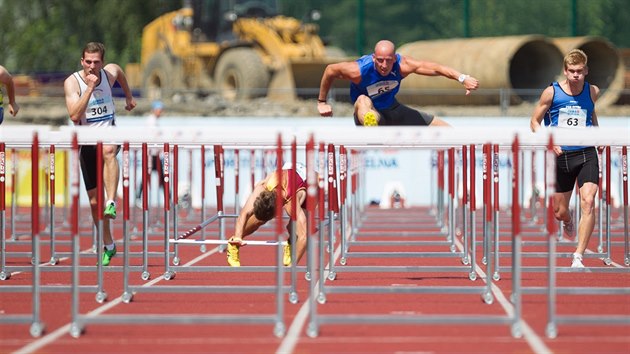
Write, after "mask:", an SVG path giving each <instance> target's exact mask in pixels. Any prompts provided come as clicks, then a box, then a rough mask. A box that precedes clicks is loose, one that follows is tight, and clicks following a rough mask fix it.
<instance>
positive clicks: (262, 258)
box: [0, 208, 630, 353]
mask: <svg viewBox="0 0 630 354" xmlns="http://www.w3.org/2000/svg"><path fill="white" fill-rule="evenodd" d="M156 214H159V213H156ZM477 214H478V215H480V214H481V213H480V212H479V213H477ZM81 215H83V217H85V215H88V213H87V212H83V211H82V213H81ZM206 215H208V214H206ZM210 215H211V214H210ZM193 216H194V218H192V219H190V218H186V217H184V216H182V218H181V219H180V222H181V224H180V225H179V229H180V230H185V229H186V225H187V224H186V222H188V223H189V225H192V226H194V225H195V224H196V223H197V222H198V221H199V218H198V216H196V215H193ZM8 217H10V215H9V216H8ZM612 218H613V219H614V220H615V222H614V223H613V228H612V234H613V241H620V240H622V236H623V224H620V223H619V220H622V218H620V217H619V216H618V215H615V214H613V217H612ZM534 219H535V218H532V217H531V215H525V217H524V225H523V239H524V240H545V232H544V231H543V230H542V221H540V222H539V221H536V220H534ZM186 220H188V221H186ZM149 221H150V222H149V225H150V230H151V232H150V240H156V241H159V240H163V230H162V229H161V227H162V224H163V220H161V218H160V216H159V215H155V214H153V215H152V216H151V218H150V220H149ZM114 223H115V230H116V231H115V237H116V238H117V239H118V249H119V253H118V255H117V256H116V257H115V258H114V260H113V261H112V266H114V267H112V269H114V268H115V267H116V266H120V265H121V264H122V252H121V249H122V246H121V242H120V238H121V237H122V221H121V220H116V221H115V222H114ZM232 224H233V223H232V222H229V221H228V222H227V223H226V226H227V228H228V237H229V234H230V232H231V228H232V227H233V226H232ZM7 225H8V224H7ZM81 225H84V227H83V228H82V229H81V235H82V237H81V240H82V241H81V249H82V250H88V249H89V248H90V246H91V233H90V221H89V220H82V222H81ZM134 225H135V224H132V225H130V230H133V228H134ZM135 226H136V227H141V226H142V223H141V222H139V223H137V225H135ZM17 227H18V230H22V231H28V230H29V227H30V224H29V222H28V221H22V222H18V223H17ZM60 230H63V227H62V226H60ZM439 231H440V230H439V227H438V226H437V225H436V223H435V217H434V216H432V213H431V212H430V210H429V209H428V208H409V209H397V210H379V209H376V208H375V209H371V208H368V209H366V212H365V214H364V215H363V223H362V225H361V227H360V228H359V230H358V233H357V240H369V241H397V242H399V241H405V240H410V241H412V240H425V241H430V240H443V239H444V235H443V234H440V232H439ZM500 231H501V240H502V241H508V240H509V239H510V225H509V217H508V216H504V215H503V213H502V215H501V217H500ZM597 231H598V230H597V225H596V230H595V233H594V236H593V238H592V239H591V243H590V244H589V249H590V250H592V251H594V250H595V249H596V247H597V240H596V237H595V235H596V234H597ZM66 234H67V233H66ZM481 234H482V229H481V219H479V221H478V222H477V235H478V240H479V239H480V235H481ZM217 235H218V228H217V227H216V225H210V226H208V227H207V228H206V237H208V238H213V237H216V236H217ZM22 237H23V238H25V239H28V236H22ZM131 237H132V239H136V240H137V239H138V238H139V237H140V236H139V235H138V234H134V235H132V236H131ZM272 237H273V228H272V227H264V228H262V229H261V230H259V232H258V233H257V234H256V235H254V236H252V238H251V239H252V240H270V239H272ZM7 238H8V236H7ZM58 238H59V239H60V240H65V241H67V240H68V239H69V237H68V236H67V235H65V236H64V235H63V232H61V231H60V232H59V233H58ZM338 240H339V237H337V243H336V244H335V253H334V254H335V257H336V258H338V256H339V244H338ZM47 241H48V237H47V236H46V235H42V245H41V250H42V251H41V252H42V258H41V259H42V260H44V261H42V263H45V260H48V259H49V258H50V252H49V246H48V242H47ZM457 246H458V248H460V249H461V247H462V245H461V238H459V237H458V242H457ZM57 249H58V251H62V252H63V251H66V252H67V251H69V246H68V245H67V242H66V243H65V244H62V243H61V242H60V243H59V245H58V246H57ZM545 249H546V247H544V246H530V247H524V249H523V250H524V252H525V253H527V252H542V251H544V250H545ZM573 249H574V246H572V245H570V244H568V245H559V246H558V251H559V252H572V251H573ZM29 250H30V246H28V245H17V244H11V243H9V244H8V245H7V251H8V252H12V251H29ZM134 250H135V251H137V246H136V248H135V249H134V248H133V247H132V251H134ZM162 250H163V247H162V246H160V245H159V242H158V244H157V245H152V246H151V247H150V251H155V252H161V251H162ZM350 251H351V252H353V251H357V252H370V251H378V252H392V253H393V252H431V251H434V252H448V249H445V248H444V247H442V246H439V247H438V246H423V247H417V246H405V245H404V244H400V243H398V244H395V243H394V242H392V245H391V246H379V247H373V246H352V247H351V248H350ZM501 251H502V252H508V253H509V251H510V247H509V245H508V246H505V245H501ZM86 253H88V254H89V253H90V252H89V251H86ZM480 255H481V246H480V245H478V247H477V258H478V263H479V260H480ZM180 257H181V260H182V261H181V265H186V266H192V265H195V266H197V265H221V266H223V265H225V264H226V263H225V254H224V253H221V252H219V251H218V249H217V248H215V247H214V246H209V247H208V249H207V251H206V252H205V253H202V252H200V250H199V247H198V246H196V245H194V246H186V245H184V246H181V247H180ZM95 260H96V258H95V257H94V256H93V255H92V256H87V257H82V258H81V264H82V265H94V264H95V263H94V262H95ZM612 260H613V264H612V265H610V266H606V265H604V264H603V262H602V261H601V260H600V259H598V258H586V259H585V265H586V266H587V267H619V268H623V267H624V266H623V262H624V260H623V246H622V245H616V246H613V257H612ZM274 261H275V249H273V247H259V246H248V247H244V248H242V250H241V262H242V264H243V265H247V266H261V265H273V264H274V263H275V262H274ZM149 263H150V268H149V270H150V273H151V278H150V279H149V280H147V281H143V280H141V277H140V273H139V272H132V273H131V276H130V278H129V280H130V282H131V284H132V285H143V286H144V287H159V286H163V285H176V286H182V287H184V286H189V285H273V284H275V273H271V272H238V273H236V272H213V273H198V272H178V273H177V275H176V277H175V278H174V279H171V280H168V281H167V280H164V279H163V277H162V276H161V275H162V274H163V269H164V265H163V258H160V257H152V258H150V259H149ZM557 263H558V265H559V266H568V265H569V263H570V259H569V258H558V259H557ZM29 264H30V260H29V259H27V258H24V257H17V256H16V257H7V266H17V265H20V266H23V265H29ZM69 264H70V261H69V260H68V259H62V260H61V262H60V264H59V265H69ZM131 264H132V265H140V264H141V258H138V257H135V258H131ZM304 264H305V258H303V259H302V261H301V263H300V265H304ZM336 264H337V265H339V260H338V259H337V262H336ZM500 264H501V266H502V267H506V266H508V265H509V264H511V259H510V258H509V257H508V256H502V257H501V259H500ZM545 264H546V260H545V259H544V258H532V257H525V258H523V266H541V265H542V266H544V265H545ZM353 265H357V266H359V265H370V266H385V265H407V266H417V265H422V266H432V265H434V266H461V265H462V263H461V260H460V259H459V258H452V257H451V258H449V257H441V258H393V257H385V258H372V257H370V258H361V257H356V258H354V257H349V258H348V264H347V267H351V266H353ZM42 267H47V268H54V267H55V266H53V265H49V264H48V265H47V264H44V265H42ZM484 270H485V267H484V266H481V267H478V268H477V275H478V277H477V280H475V281H474V282H473V281H471V280H470V279H469V275H468V273H465V272H453V273H444V272H421V273H420V272H418V273H392V272H384V273H374V272H372V273H359V272H344V270H343V268H339V269H338V273H337V278H336V279H335V280H334V281H327V284H329V283H330V284H329V286H331V287H332V286H336V285H338V286H357V285H361V286H366V285H371V286H379V285H387V286H394V287H403V286H420V287H431V286H467V285H471V286H481V285H483V284H484V281H485V273H484ZM624 270H625V272H623V273H616V274H602V273H588V272H579V273H576V272H569V273H558V284H559V285H560V286H580V287H581V286H594V287H630V273H629V272H628V268H627V267H625V269H624ZM80 277H81V284H82V285H90V284H95V282H96V275H95V272H92V271H87V272H81V275H80ZM522 277H523V281H522V284H523V286H525V287H537V286H545V285H546V283H547V276H546V274H545V273H541V272H525V273H523V275H522ZM41 278H42V284H43V285H69V284H70V281H71V277H70V273H69V272H61V271H44V272H42V273H41ZM31 279H32V278H31V274H30V272H15V273H13V274H12V276H11V279H9V280H6V281H3V282H1V283H0V286H2V287H5V286H11V285H28V284H30V283H31ZM288 281H289V276H288V274H287V275H286V281H285V284H287V283H288ZM511 281H512V277H511V272H509V271H502V272H501V279H500V280H499V281H498V282H496V283H495V285H496V286H495V287H494V290H493V294H494V302H493V303H492V304H486V303H484V302H483V301H482V300H481V298H480V296H479V295H476V294H473V295H471V294H448V293H445V294H406V295H401V294H327V302H326V304H323V305H318V307H317V309H318V313H320V314H336V315H344V314H348V315H349V314H385V315H387V314H410V315H423V314H427V315H431V314H436V315H448V314H475V315H484V314H487V315H491V316H495V315H505V314H506V313H507V312H509V311H512V310H513V306H512V305H511V303H510V301H509V299H510V294H511V287H512V283H511ZM122 284H123V283H122V273H121V272H116V271H107V272H105V273H104V288H105V290H106V291H107V293H108V299H107V301H106V302H104V303H103V304H99V303H97V302H96V301H95V297H94V293H92V292H89V293H81V295H80V300H81V304H80V313H82V314H89V315H90V316H96V317H98V316H100V315H103V314H225V315H226V316H229V315H232V314H272V313H274V311H275V306H276V303H275V295H273V294H251V293H249V294H245V293H233V294H232V293H210V294H192V293H188V294H187V293H177V294H174V293H166V294H157V293H142V292H140V293H137V294H135V295H134V298H133V301H132V302H131V303H129V304H127V303H124V302H122V301H121V298H120V295H122V286H123V285H122ZM308 286H309V283H308V282H307V281H306V280H305V279H304V274H303V273H299V274H298V284H297V291H298V300H299V301H298V303H297V304H292V303H290V302H289V301H288V300H287V296H286V295H285V301H284V310H285V315H284V319H285V326H286V334H285V335H284V336H283V337H282V338H277V337H276V336H274V334H273V325H272V324H262V325H259V324H256V325H252V324H232V323H224V324H220V325H216V324H191V325H180V324H108V325H105V324H88V325H87V326H86V328H85V332H84V333H83V334H82V335H81V337H80V338H73V337H72V336H70V335H69V332H68V330H69V324H70V322H71V312H70V311H71V307H70V304H71V303H70V300H71V297H70V294H69V293H43V294H42V311H41V318H42V321H43V322H44V323H45V325H46V331H45V333H44V335H43V336H42V337H40V338H32V337H31V336H30V334H29V325H26V324H18V325H7V324H0V353H11V352H15V353H69V352H75V353H87V352H107V353H112V352H117V353H126V352H134V353H145V352H146V353H148V352H151V353H161V352H169V353H178V352H189V353H202V352H203V353H208V352H213V353H220V352H225V353H334V352H350V353H411V352H413V353H418V352H427V353H428V352H436V353H444V352H449V353H450V352H461V353H470V352H484V353H487V352H496V353H548V352H553V353H581V352H583V353H630V326H628V325H600V324H597V325H592V324H579V325H577V324H576V325H567V324H560V325H559V326H558V330H559V333H558V337H557V338H555V339H548V338H547V337H546V335H545V327H546V323H547V305H546V296H545V295H542V294H524V295H523V311H522V312H523V321H522V330H523V336H522V338H513V337H512V335H511V332H510V327H509V326H508V325H487V324H437V325H436V324H415V325H403V324H370V323H364V324H352V325H347V324H323V325H321V326H320V328H319V336H318V337H316V338H311V337H309V336H307V335H306V327H307V325H308V320H309V318H308V312H309V305H308V301H307V298H308V296H309V292H308ZM0 304H1V305H0V307H1V312H0V316H2V315H13V314H28V313H30V306H31V301H30V294H29V293H5V292H0ZM557 307H558V313H559V314H561V315H563V314H567V315H568V314H577V315H598V314H600V315H611V314H615V315H622V316H630V296H628V295H606V296H604V295H586V296H585V295H581V296H577V295H559V296H558V305H557Z"/></svg>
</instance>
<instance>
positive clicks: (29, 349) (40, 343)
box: [13, 248, 218, 354]
mask: <svg viewBox="0 0 630 354" xmlns="http://www.w3.org/2000/svg"><path fill="white" fill-rule="evenodd" d="M217 252H218V249H216V248H215V249H212V250H211V251H208V252H206V253H204V254H202V255H200V256H198V257H197V258H195V259H193V260H191V261H190V262H188V263H186V264H184V265H183V267H189V266H191V265H193V264H195V263H197V262H199V261H201V260H202V259H204V258H206V257H209V256H211V255H213V254H215V253H217ZM162 279H164V276H163V275H161V276H159V277H157V278H155V279H153V280H151V281H150V282H148V283H145V284H143V285H142V286H143V287H149V286H152V285H154V284H155V283H157V282H159V281H161V280H162ZM120 303H122V296H119V297H117V298H115V299H114V300H112V301H111V302H109V303H107V304H105V305H103V306H100V307H97V308H96V309H94V310H92V311H90V312H88V313H87V314H86V316H87V317H96V316H98V315H100V314H102V313H103V312H105V311H107V310H109V309H111V308H113V307H114V306H116V305H119V304H120ZM70 325H71V324H70V323H67V324H65V325H63V326H62V327H60V328H58V329H57V330H55V331H54V332H51V333H50V334H47V335H45V336H43V337H41V338H39V339H37V340H35V341H33V342H31V343H29V344H27V345H26V346H24V347H22V348H21V349H18V350H16V351H15V352H13V354H28V353H33V352H35V351H37V350H39V349H41V348H42V347H44V346H46V345H48V344H50V343H52V342H54V341H56V340H57V339H59V338H60V337H61V336H63V335H64V334H66V333H68V332H69V331H70Z"/></svg>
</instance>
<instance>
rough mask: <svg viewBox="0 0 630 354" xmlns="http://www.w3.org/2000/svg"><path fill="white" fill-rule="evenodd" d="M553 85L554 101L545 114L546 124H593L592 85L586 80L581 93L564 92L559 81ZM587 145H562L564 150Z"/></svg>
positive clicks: (564, 125)
mask: <svg viewBox="0 0 630 354" xmlns="http://www.w3.org/2000/svg"><path fill="white" fill-rule="evenodd" d="M551 85H552V86H553V101H552V102H551V107H549V110H548V111H547V114H546V115H545V126H551V127H560V128H571V129H579V128H586V127H592V126H593V119H592V118H593V111H594V110H595V103H594V102H593V100H592V98H591V86H590V85H589V83H588V82H586V81H585V82H584V87H583V88H582V92H580V94H579V95H576V96H572V95H569V94H567V93H566V92H564V90H563V89H562V88H561V87H560V84H559V83H558V82H554V83H552V84H551ZM585 147H586V146H562V150H563V151H570V150H580V149H583V148H585Z"/></svg>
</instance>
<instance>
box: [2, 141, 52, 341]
mask: <svg viewBox="0 0 630 354" xmlns="http://www.w3.org/2000/svg"><path fill="white" fill-rule="evenodd" d="M5 148H6V145H5V143H3V142H0V236H1V237H2V240H1V242H2V245H1V247H2V250H3V251H4V249H5V233H6V232H5V225H6V222H5V207H6V205H5V180H6V179H5V166H6V160H5ZM31 153H32V156H33V159H32V160H31V168H32V169H33V171H37V170H38V164H39V158H38V157H39V138H38V134H37V132H35V133H33V145H32V148H31ZM32 186H33V189H37V188H39V179H38V176H37V174H33V178H32ZM38 197H39V196H38V195H37V193H32V199H31V202H32V208H31V218H32V224H31V225H32V226H31V244H32V253H31V254H32V257H33V261H32V262H31V263H32V274H33V279H32V284H31V285H30V286H28V285H26V286H21V285H14V286H2V287H0V291H1V292H30V293H31V312H32V313H31V314H30V315H5V316H0V323H3V324H24V323H30V329H29V332H30V334H31V336H33V337H40V336H41V335H42V334H44V331H45V328H46V326H45V325H44V323H43V322H42V321H41V318H40V313H41V283H40V281H41V274H40V268H39V262H40V234H39V232H40V230H39V198H38ZM5 255H6V253H4V252H3V254H2V266H3V267H2V274H1V276H2V278H3V279H2V280H6V279H9V278H10V273H6V270H5V267H4V265H5V258H4V257H5Z"/></svg>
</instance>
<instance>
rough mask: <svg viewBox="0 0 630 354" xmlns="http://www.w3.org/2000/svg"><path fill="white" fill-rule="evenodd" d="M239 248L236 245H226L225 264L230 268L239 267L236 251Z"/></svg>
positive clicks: (239, 262)
mask: <svg viewBox="0 0 630 354" xmlns="http://www.w3.org/2000/svg"><path fill="white" fill-rule="evenodd" d="M240 247H241V246H240V245H238V244H236V243H228V244H227V252H226V253H227V262H228V264H229V265H230V266H231V267H240V266H241V261H240V260H239V258H238V251H239V248H240Z"/></svg>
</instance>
